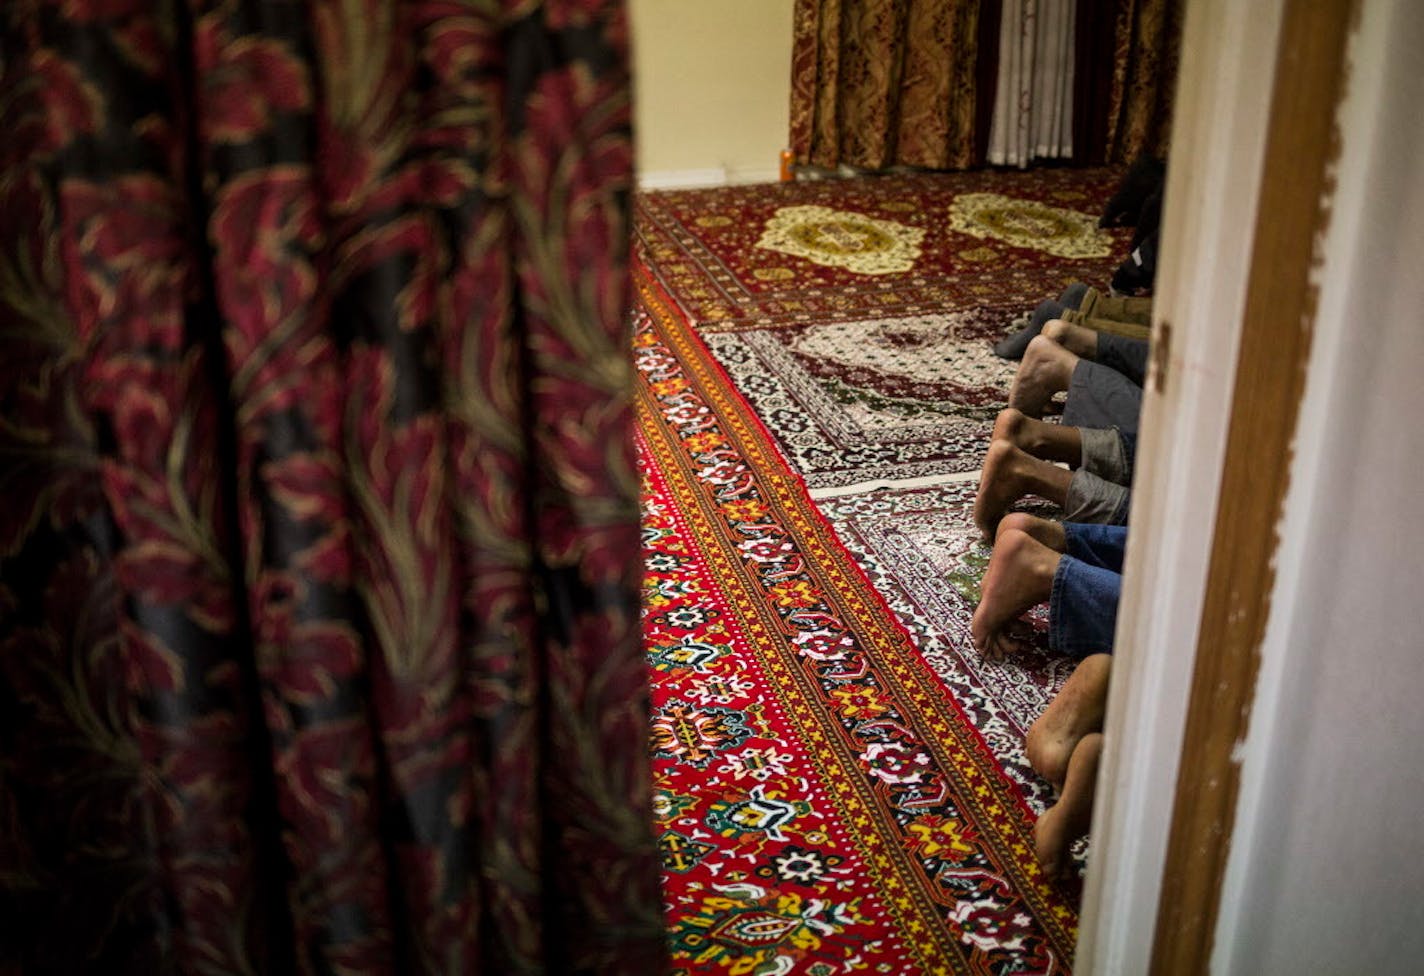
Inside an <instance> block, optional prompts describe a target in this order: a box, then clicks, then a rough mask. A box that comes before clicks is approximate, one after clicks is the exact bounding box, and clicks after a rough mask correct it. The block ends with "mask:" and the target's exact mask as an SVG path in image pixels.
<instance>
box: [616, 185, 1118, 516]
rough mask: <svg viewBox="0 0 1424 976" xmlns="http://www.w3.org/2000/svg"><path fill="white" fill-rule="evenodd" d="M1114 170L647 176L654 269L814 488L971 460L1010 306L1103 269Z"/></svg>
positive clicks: (1114, 239)
mask: <svg viewBox="0 0 1424 976" xmlns="http://www.w3.org/2000/svg"><path fill="white" fill-rule="evenodd" d="M1117 178H1118V176H1117V173H1116V172H1114V171H1110V170H1090V171H1083V170H1031V171H1027V172H975V173H939V174H913V175H894V176H884V177H874V178H863V179H856V180H826V181H802V182H794V183H784V184H771V185H762V186H749V187H721V188H717V189H712V190H686V191H671V192H662V193H648V194H643V195H641V196H640V197H639V198H638V207H637V214H638V220H637V223H636V227H637V233H638V240H639V246H640V249H641V252H642V254H643V256H644V258H645V259H646V260H647V261H648V262H649V264H650V268H651V270H652V273H653V274H654V275H655V277H657V279H658V281H659V282H660V283H661V284H662V285H663V286H664V287H665V289H666V290H667V291H668V292H669V293H670V294H671V295H672V297H673V298H674V299H675V300H676V302H677V304H678V305H679V307H680V308H681V309H682V310H683V311H684V312H685V314H686V315H687V316H688V318H689V320H690V321H691V322H692V324H693V325H694V327H695V328H696V329H697V331H698V332H699V333H700V334H701V335H702V336H703V337H704V338H705V339H706V341H707V343H708V346H709V347H710V348H711V350H712V352H713V354H714V355H715V356H716V357H717V359H718V361H719V362H720V363H721V364H722V366H723V367H724V368H725V369H726V370H727V372H728V373H729V374H730V375H731V377H732V381H733V383H734V384H735V385H736V386H737V388H738V389H739V390H741V391H742V393H743V394H744V395H745V396H746V397H747V398H748V400H750V401H751V403H752V405H753V407H754V408H755V409H756V412H757V414H758V416H760V417H761V419H762V421H763V422H764V423H765V424H766V426H767V428H768V429H769V430H770V431H771V433H772V435H773V437H774V438H775V440H776V442H777V444H778V446H779V447H780V448H781V450H782V452H783V453H784V454H785V455H786V458H787V460H788V461H789V462H790V464H791V465H792V467H793V468H795V470H797V471H798V472H799V473H800V474H801V475H802V477H804V478H805V479H806V483H807V485H808V486H809V487H810V488H811V490H812V494H813V496H815V497H818V498H820V497H827V496H830V495H835V494H840V493H843V492H846V491H851V490H860V489H864V488H867V487H871V486H876V485H878V486H896V487H912V486H915V485H921V484H926V483H932V482H935V481H938V480H942V479H943V478H944V477H946V476H948V475H955V474H961V473H965V472H970V471H975V470H977V469H978V468H979V466H980V465H981V463H982V461H983V456H984V449H985V447H986V446H987V444H988V436H989V431H990V428H991V425H992V421H993V418H994V415H995V414H996V413H997V412H998V410H999V409H1000V408H1002V406H1003V404H1004V401H1005V398H1006V397H1005V394H1006V391H1007V390H1008V387H1009V383H1010V382H1011V381H1012V379H1013V375H1014V368H1015V364H1014V363H1011V362H1006V361H1004V360H1001V359H998V358H996V357H995V356H994V355H993V353H992V351H991V348H990V346H991V344H992V342H993V340H995V339H997V338H999V337H1001V336H1002V335H1003V333H1004V330H1005V327H1006V326H1007V324H1008V323H1009V322H1010V320H1012V319H1013V318H1015V317H1016V316H1018V315H1020V314H1021V313H1023V312H1025V311H1027V310H1028V309H1030V308H1032V307H1033V305H1035V304H1036V303H1037V302H1038V301H1040V300H1041V299H1043V298H1049V297H1053V296H1055V295H1056V294H1057V293H1058V292H1059V291H1060V290H1061V288H1062V287H1063V286H1064V285H1066V284H1067V283H1068V282H1070V281H1073V280H1083V281H1087V282H1089V283H1096V284H1103V283H1104V282H1105V281H1106V280H1107V279H1108V277H1109V276H1110V275H1111V273H1112V269H1113V268H1114V267H1115V266H1116V264H1117V263H1118V262H1119V261H1121V260H1122V259H1123V258H1124V257H1125V256H1126V252H1127V241H1128V237H1129V235H1130V234H1131V231H1130V230H1127V229H1117V230H1113V231H1104V230H1099V229H1098V227H1097V225H1096V217H1095V216H1094V215H1095V214H1096V213H1097V212H1099V211H1100V210H1101V208H1102V204H1103V201H1105V200H1106V199H1107V197H1108V196H1109V195H1110V194H1111V192H1112V190H1113V188H1114V186H1115V185H1116V180H1117Z"/></svg>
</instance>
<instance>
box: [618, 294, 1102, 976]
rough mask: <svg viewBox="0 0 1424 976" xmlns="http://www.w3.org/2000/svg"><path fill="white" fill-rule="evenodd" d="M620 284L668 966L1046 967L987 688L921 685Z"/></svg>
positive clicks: (1022, 808)
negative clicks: (973, 692) (629, 304)
mask: <svg viewBox="0 0 1424 976" xmlns="http://www.w3.org/2000/svg"><path fill="white" fill-rule="evenodd" d="M636 283H637V292H638V295H637V298H638V307H639V311H638V312H637V313H636V322H635V325H636V338H635V357H636V361H637V365H638V373H639V380H638V390H639V404H638V406H639V448H640V453H641V461H642V470H643V474H644V525H643V537H644V545H645V554H646V560H645V564H646V580H645V587H644V628H645V635H646V641H647V646H648V653H649V659H650V662H651V666H652V668H653V673H654V690H653V737H652V748H653V751H654V762H655V777H656V801H655V802H656V809H657V814H658V819H659V830H660V832H661V837H660V845H661V849H662V853H663V858H664V867H665V871H664V879H665V902H666V905H665V907H666V910H667V919H668V925H669V933H670V935H669V938H670V946H671V952H672V956H673V967H674V970H673V971H674V972H675V973H677V974H682V976H692V974H702V973H728V974H751V976H771V974H784V973H793V972H795V973H808V974H813V976H833V974H840V973H867V972H868V973H885V974H896V976H900V974H904V976H915V974H930V973H970V972H974V973H990V972H994V973H1008V972H1013V973H1049V972H1053V973H1058V972H1064V971H1066V969H1067V968H1068V966H1069V964H1070V962H1071V958H1072V952H1073V946H1074V939H1075V934H1076V932H1075V930H1076V924H1077V918H1076V911H1075V908H1074V905H1075V904H1076V893H1075V892H1073V891H1065V890H1063V889H1060V888H1058V887H1055V886H1054V885H1052V884H1050V883H1049V882H1048V880H1047V879H1046V878H1045V877H1044V876H1043V874H1042V872H1041V871H1040V869H1039V867H1038V864H1037V862H1036V860H1035V859H1034V855H1033V844H1032V823H1033V819H1034V808H1033V807H1031V806H1030V802H1029V800H1028V799H1027V798H1026V796H1025V790H1024V781H1025V778H1024V777H1023V776H1022V775H1020V774H1009V773H1006V771H1005V768H1004V762H1003V760H1002V759H1001V758H1000V755H999V752H1000V751H1001V750H1000V749H996V748H995V747H994V745H992V744H991V743H990V742H988V741H987V740H986V737H985V734H984V733H983V732H981V731H980V727H978V726H981V725H983V726H984V727H989V728H993V727H994V726H993V722H992V721H990V720H989V718H990V716H986V714H985V713H986V712H988V711H992V710H993V709H998V710H999V711H1000V712H1002V711H1003V708H1004V706H1002V705H1001V704H998V703H996V702H994V701H993V698H994V695H993V693H992V690H991V689H989V688H988V686H987V685H986V684H984V683H983V682H980V685H979V692H978V693H979V694H980V698H979V699H977V700H976V699H974V698H972V697H971V696H967V695H965V694H964V693H963V691H962V689H960V688H955V687H947V686H946V685H945V684H943V683H942V682H941V681H940V680H939V679H938V677H937V676H936V674H935V672H934V671H933V669H931V668H930V666H929V665H928V664H927V663H926V661H925V660H924V659H923V658H922V657H921V656H920V654H918V653H917V651H916V649H915V646H914V642H913V640H912V638H911V635H910V634H909V632H908V631H907V630H906V629H905V628H904V626H902V624H901V623H900V621H899V620H898V619H897V618H896V616H895V614H894V613H892V612H891V610H890V608H889V607H888V606H887V605H886V603H885V602H884V600H883V599H882V598H881V597H880V596H879V595H878V594H877V592H876V590H875V588H874V587H873V586H872V585H871V581H870V580H869V579H867V577H866V576H865V574H864V573H863V572H862V571H861V569H860V567H859V566H858V565H857V563H856V561H855V559H854V558H853V557H852V555H851V553H850V552H848V551H847V550H846V548H845V547H844V546H843V545H842V544H841V542H840V541H839V540H838V539H837V537H836V534H835V532H834V531H833V530H832V528H831V526H830V525H829V523H827V521H826V520H825V518H824V517H823V516H822V515H821V513H820V512H819V511H818V510H817V509H816V507H815V506H814V504H813V503H812V502H811V500H810V498H809V496H808V495H807V493H806V489H805V486H804V483H803V482H802V481H801V479H800V478H799V477H798V476H797V475H796V474H795V473H794V472H793V471H791V470H790V469H789V468H788V467H787V466H786V463H785V461H784V460H783V458H782V457H781V455H780V454H779V453H778V451H777V450H776V448H775V446H774V444H773V443H772V441H771V439H770V437H769V435H768V432H767V431H766V429H765V427H764V426H763V425H762V424H761V423H760V421H759V420H758V419H757V417H756V416H755V415H754V413H753V411H752V409H751V407H750V405H749V404H748V402H747V401H746V399H744V398H743V397H742V396H741V395H740V394H739V393H738V392H737V391H736V389H735V388H734V387H733V386H732V384H731V383H730V381H729V378H728V376H727V374H726V372H725V371H724V370H723V369H721V367H720V366H719V365H718V364H717V363H716V361H715V360H714V359H713V358H712V357H711V356H710V355H709V353H708V351H707V349H706V347H705V346H704V345H703V343H702V342H701V341H700V340H699V338H698V337H697V336H696V335H695V334H694V332H693V330H692V329H691V328H690V326H689V324H688V323H687V321H686V320H685V318H684V317H683V316H682V315H680V314H679V312H678V310H677V309H676V307H675V305H674V303H673V302H672V300H671V299H670V298H669V296H668V295H666V293H665V292H664V291H663V290H662V289H661V288H660V287H658V285H657V284H656V283H655V282H654V281H653V280H652V279H651V278H650V277H649V276H648V275H647V274H646V273H645V272H641V271H640V273H639V274H638V275H637V279H636ZM951 501H955V499H951ZM957 501H958V502H959V503H961V504H962V502H963V499H962V498H959V499H957ZM1028 707H1029V705H1027V704H1025V705H1023V706H1021V708H1018V709H1016V710H1014V709H1011V710H1010V711H1012V712H1013V713H1014V715H1013V717H1009V718H1004V719H1003V720H1002V721H1001V723H1000V726H1001V727H1002V728H1003V729H1004V731H1003V735H1005V736H1010V735H1011V734H1013V733H1011V732H1010V731H1009V729H1010V728H1011V727H1012V722H1013V721H1016V720H1017V719H1018V717H1019V712H1020V711H1022V710H1023V709H1027V708H1028ZM996 734H997V733H996ZM1000 745H1001V747H1002V743H1001V744H1000ZM1020 745H1021V743H1020Z"/></svg>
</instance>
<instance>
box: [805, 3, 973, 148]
mask: <svg viewBox="0 0 1424 976" xmlns="http://www.w3.org/2000/svg"><path fill="white" fill-rule="evenodd" d="M980 6H981V4H979V3H978V2H975V0H908V2H906V0H796V8H795V21H794V24H795V26H794V46H793V49H792V67H791V79H792V80H791V149H792V152H793V153H794V154H795V157H796V162H797V163H798V164H800V165H805V164H810V165H813V166H825V167H835V166H840V165H848V166H855V167H859V168H863V169H885V168H888V167H891V166H925V167H932V168H935V169H962V168H964V167H967V166H970V165H972V164H973V163H974V161H975V156H976V154H977V148H976V133H977V130H978V121H977V114H978V110H979V82H978V79H977V78H976V69H977V66H978V60H979V59H978V51H979V46H980V45H979V28H980Z"/></svg>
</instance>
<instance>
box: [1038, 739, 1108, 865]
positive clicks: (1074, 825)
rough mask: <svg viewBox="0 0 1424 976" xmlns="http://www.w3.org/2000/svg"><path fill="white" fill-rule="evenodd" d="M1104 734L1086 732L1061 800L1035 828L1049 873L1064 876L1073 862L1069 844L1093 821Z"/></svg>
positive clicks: (1070, 765) (1040, 857) (1041, 860)
mask: <svg viewBox="0 0 1424 976" xmlns="http://www.w3.org/2000/svg"><path fill="white" fill-rule="evenodd" d="M1102 753H1103V734H1102V733H1101V732H1094V733H1092V734H1091V735H1085V736H1083V738H1082V739H1081V740H1080V741H1079V742H1078V746H1077V748H1076V749H1074V750H1073V756H1072V758H1071V759H1069V760H1068V777H1067V780H1066V781H1065V782H1064V784H1063V792H1062V793H1061V794H1060V795H1059V797H1058V802H1057V803H1055V804H1053V806H1051V807H1049V808H1048V809H1047V810H1046V811H1044V814H1043V816H1041V817H1039V818H1038V823H1036V824H1035V825H1034V828H1033V846H1034V851H1035V853H1037V854H1038V863H1039V864H1041V865H1042V866H1043V870H1044V871H1045V872H1046V873H1047V874H1048V876H1049V877H1051V878H1054V879H1060V878H1063V877H1064V876H1065V875H1067V874H1068V873H1069V871H1070V870H1071V868H1072V866H1073V860H1072V858H1071V857H1069V855H1068V852H1069V848H1071V847H1072V846H1073V842H1074V841H1075V840H1077V839H1078V838H1079V837H1082V836H1083V835H1084V834H1086V833H1087V832H1088V828H1089V827H1091V826H1092V824H1093V789H1094V787H1096V786H1097V782H1098V760H1099V758H1101V756H1102Z"/></svg>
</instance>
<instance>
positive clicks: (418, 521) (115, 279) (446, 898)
mask: <svg viewBox="0 0 1424 976" xmlns="http://www.w3.org/2000/svg"><path fill="white" fill-rule="evenodd" d="M0 45H3V46H0V64H2V65H3V70H4V75H3V81H2V82H0V131H3V133H4V135H3V138H0V972H4V973H6V974H8V973H11V972H15V973H19V972H23V973H26V974H30V973H35V974H38V973H66V974H68V973H86V972H92V973H104V974H110V973H145V974H149V973H168V972H175V973H176V972H184V973H263V974H267V973H291V972H301V973H351V974H355V973H402V974H404V973H442V974H446V973H489V974H501V976H502V974H520V973H590V974H592V973H598V974H603V973H629V974H648V973H655V972H658V971H659V970H660V967H661V965H662V952H661V942H662V927H661V922H660V918H659V901H660V899H659V893H658V876H657V863H656V854H655V850H654V847H653V842H652V835H651V828H650V810H649V806H650V788H649V779H648V768H647V751H646V745H645V742H646V735H645V729H646V716H645V697H646V685H645V681H646V679H645V675H644V670H643V665H642V660H641V656H640V646H639V633H638V626H637V594H638V579H639V572H640V568H639V560H638V535H637V490H638V484H637V476H636V470H635V464H634V455H633V451H632V447H631V441H630V412H629V411H630V407H629V399H628V396H627V392H628V384H629V380H630V376H629V368H628V365H627V363H628V357H627V355H626V353H625V335H624V329H625V320H624V314H623V313H624V305H625V300H626V294H627V291H626V281H625V274H624V272H625V260H626V241H627V219H628V191H629V182H630V172H631V165H630V140H629V121H628V120H629V105H628V79H627V75H626V66H627V51H626V47H627V36H626V29H625V21H624V15H623V11H622V9H621V6H620V4H619V3H618V2H616V0H567V2H556V0H548V2H539V0H504V2H493V0H491V2H483V0H308V2H297V0H189V2H186V3H185V2H183V0H7V2H6V3H5V4H4V5H3V8H0Z"/></svg>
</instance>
